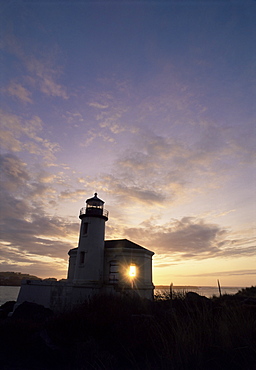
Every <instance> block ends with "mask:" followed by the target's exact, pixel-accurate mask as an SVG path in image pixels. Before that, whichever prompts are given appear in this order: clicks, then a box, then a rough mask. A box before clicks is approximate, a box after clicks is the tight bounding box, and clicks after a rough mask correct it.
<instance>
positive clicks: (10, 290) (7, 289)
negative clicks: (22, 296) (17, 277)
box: [0, 286, 20, 306]
mask: <svg viewBox="0 0 256 370" xmlns="http://www.w3.org/2000/svg"><path fill="white" fill-rule="evenodd" d="M19 291H20V287H19V286H0V306H1V305H2V304H4V303H5V302H8V301H16V300H17V297H18V294H19Z"/></svg>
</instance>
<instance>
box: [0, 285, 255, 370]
mask: <svg viewBox="0 0 256 370" xmlns="http://www.w3.org/2000/svg"><path fill="white" fill-rule="evenodd" d="M255 291H256V287H252V288H246V289H245V290H242V291H241V292H239V293H238V294H236V295H233V296H230V295H223V296H221V297H218V298H217V297H213V298H211V299H206V298H200V297H198V296H197V295H193V294H190V293H184V294H181V295H173V297H172V299H171V298H170V296H168V295H165V296H158V297H156V299H155V301H154V302H150V301H147V300H141V299H139V298H136V297H133V298H129V297H122V298H120V297H107V296H99V297H94V299H92V300H91V301H90V302H88V303H85V304H84V305H83V306H81V307H79V308H77V309H76V310H74V311H73V312H70V313H66V314H62V315H54V316H49V317H48V319H46V320H45V321H44V322H42V321H41V322H37V321H35V320H31V318H29V317H28V318H26V317H25V318H23V319H21V318H19V319H15V317H13V318H8V319H2V320H1V321H0V339H1V347H0V356H1V369H4V370H9V369H10V370H14V369H17V370H23V369H26V370H29V369H39V370H40V369H42V370H43V369H47V370H48V369H49V370H51V369H55V370H56V369H62V370H87V369H88V370H96V369H98V370H101V369H109V370H111V369H113V370H128V369H133V370H136V369H138V370H140V369H141V370H144V369H147V370H150V369H152V370H153V369H154V370H157V369H161V370H162V369H163V370H165V369H166V370H167V369H168V370H187V369H189V370H193V369H195V370H205V369H207V370H213V369H214V370H218V369H223V370H224V369H225V370H226V369H232V370H238V369H241V370H255V369H256V300H255Z"/></svg>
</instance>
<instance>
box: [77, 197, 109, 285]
mask: <svg viewBox="0 0 256 370" xmlns="http://www.w3.org/2000/svg"><path fill="white" fill-rule="evenodd" d="M79 218H80V219H81V227H80V236H79V244H78V249H77V255H76V262H75V266H74V280H73V282H74V283H78V284H86V285H88V284H89V285H91V284H92V285H100V284H102V283H103V267H104V237H105V222H106V221H107V220H108V211H106V210H104V201H103V200H101V199H99V198H98V197H97V193H95V194H94V197H93V198H90V199H87V200H86V207H83V208H82V209H81V210H80V216H79Z"/></svg>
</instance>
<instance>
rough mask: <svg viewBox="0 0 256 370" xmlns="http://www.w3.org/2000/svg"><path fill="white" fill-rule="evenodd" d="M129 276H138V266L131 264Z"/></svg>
mask: <svg viewBox="0 0 256 370" xmlns="http://www.w3.org/2000/svg"><path fill="white" fill-rule="evenodd" d="M129 276H130V277H131V278H134V277H135V276H136V266H135V265H130V268H129Z"/></svg>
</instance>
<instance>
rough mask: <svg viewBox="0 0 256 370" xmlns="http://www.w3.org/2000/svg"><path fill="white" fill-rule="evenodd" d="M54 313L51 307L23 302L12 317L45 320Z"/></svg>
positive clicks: (37, 320)
mask: <svg viewBox="0 0 256 370" xmlns="http://www.w3.org/2000/svg"><path fill="white" fill-rule="evenodd" d="M52 315H53V311H52V310H50V309H49V308H45V307H44V306H42V305H40V304H37V303H32V302H23V303H21V304H20V305H19V306H18V307H17V308H16V309H15V311H14V312H13V314H12V318H14V319H19V320H20V319H22V320H29V321H36V322H43V321H45V320H46V319H48V318H49V317H50V316H52Z"/></svg>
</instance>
